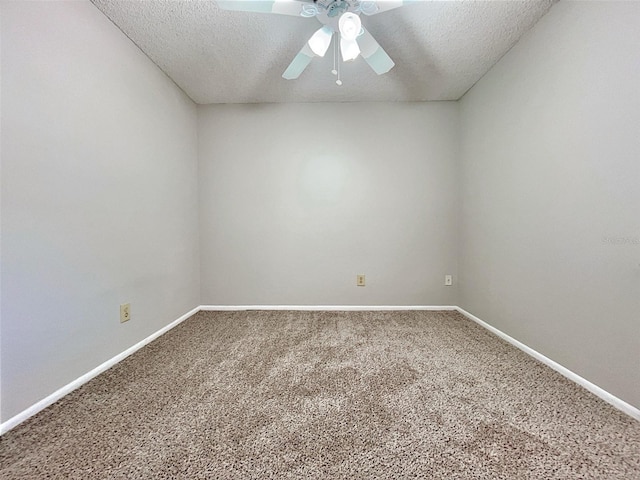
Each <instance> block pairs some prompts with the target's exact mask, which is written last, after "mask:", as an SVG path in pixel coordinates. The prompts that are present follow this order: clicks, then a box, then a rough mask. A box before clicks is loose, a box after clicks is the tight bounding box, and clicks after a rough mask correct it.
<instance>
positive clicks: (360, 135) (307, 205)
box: [198, 102, 458, 305]
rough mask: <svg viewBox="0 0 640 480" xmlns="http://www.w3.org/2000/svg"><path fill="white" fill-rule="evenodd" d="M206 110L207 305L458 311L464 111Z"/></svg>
mask: <svg viewBox="0 0 640 480" xmlns="http://www.w3.org/2000/svg"><path fill="white" fill-rule="evenodd" d="M198 113H199V124H198V125H199V130H198V141H199V159H200V205H201V217H200V236H201V248H202V250H201V264H202V302H203V303H204V304H216V305H228V304H231V305H247V304H249V305H256V304H258V305H259V304H266V305H425V304H430V305H449V304H452V302H455V299H456V287H455V286H453V287H445V286H444V275H445V274H453V275H454V276H455V275H456V273H457V265H456V238H455V226H456V212H457V208H456V202H457V183H456V174H457V172H456V155H457V131H458V109H457V104H456V103H453V102H442V103H432V104H426V103H423V104H411V103H396V104H388V103H380V104H375V103H372V104H348V103H336V104H285V105H244V106H240V105H227V106H223V105H214V106H206V107H198ZM360 273H363V274H365V275H366V279H367V286H366V287H357V286H356V274H360Z"/></svg>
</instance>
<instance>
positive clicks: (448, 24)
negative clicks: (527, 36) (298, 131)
mask: <svg viewBox="0 0 640 480" xmlns="http://www.w3.org/2000/svg"><path fill="white" fill-rule="evenodd" d="M91 1H92V2H93V3H94V4H95V5H96V6H97V7H98V8H99V9H100V10H102V12H104V13H105V14H106V15H107V17H109V18H110V19H111V21H113V23H115V24H116V25H117V26H118V27H119V28H120V29H121V30H122V31H123V32H124V33H125V34H126V35H127V36H128V37H129V38H131V40H133V41H134V42H135V43H136V44H137V45H138V46H139V47H140V48H141V49H142V51H144V52H145V53H146V54H147V56H149V58H151V60H153V61H154V62H155V63H156V64H157V65H158V66H159V67H160V68H161V69H162V70H164V72H166V74H167V75H169V77H171V78H172V79H173V81H174V82H175V83H176V84H177V85H179V86H180V88H182V89H183V90H184V91H185V92H186V93H187V94H188V95H189V96H190V97H191V98H192V99H193V100H194V101H195V102H196V103H199V104H208V103H256V102H261V103H262V102H264V103H267V102H278V103H280V102H329V101H338V102H340V101H426V100H457V99H459V98H460V97H461V96H462V95H464V93H465V92H466V91H467V90H468V89H469V88H471V87H472V86H473V84H474V83H475V82H477V81H478V80H479V79H480V78H481V77H482V76H483V75H484V74H485V73H486V72H487V70H489V69H490V68H491V67H492V66H493V65H494V64H495V63H496V62H497V61H498V60H499V59H500V57H502V56H503V55H504V54H505V53H506V52H507V51H508V50H509V49H510V48H511V47H512V46H513V45H514V44H515V43H516V42H517V41H518V39H519V38H520V37H521V36H522V35H523V34H524V33H525V32H526V31H527V30H529V28H531V27H532V26H533V25H534V24H535V23H536V22H537V21H538V20H539V19H540V17H542V16H543V15H544V14H545V13H546V12H547V11H548V10H549V8H550V7H551V6H552V5H553V3H554V2H555V0H526V1H517V0H507V1H418V2H415V3H411V4H406V5H405V6H403V7H401V8H398V9H395V10H390V11H387V12H383V13H380V14H378V15H374V16H371V17H368V16H365V15H362V19H363V20H362V23H363V25H364V26H365V27H366V28H367V29H368V30H369V31H370V32H371V34H372V35H373V36H374V37H375V38H376V40H377V41H378V42H379V43H380V45H381V46H382V47H383V48H384V49H385V50H386V51H387V53H388V54H389V55H390V56H391V58H392V59H393V60H394V61H395V63H396V66H395V67H394V68H393V69H392V70H391V71H390V72H389V73H387V74H385V75H380V76H378V75H376V74H375V73H374V72H373V71H372V70H371V69H370V68H369V66H368V65H367V64H366V63H365V62H364V61H363V59H362V58H358V59H357V60H356V61H354V62H349V63H342V64H341V65H342V80H343V85H342V86H341V87H339V86H337V85H336V84H335V77H334V76H333V75H332V74H331V69H332V68H333V54H332V52H333V48H330V50H329V52H328V53H327V55H326V56H325V57H324V58H320V57H317V58H314V59H313V61H312V62H311V65H309V67H308V68H307V69H306V70H305V72H304V73H303V74H302V75H301V76H300V78H298V79H297V80H285V79H283V78H282V77H281V75H282V72H283V71H284V70H285V69H286V68H287V66H288V65H289V63H290V62H291V60H292V59H293V57H294V56H295V55H296V54H297V53H298V51H299V50H300V48H301V47H302V46H303V44H304V43H305V42H306V41H307V40H308V39H309V37H310V36H311V35H312V34H313V33H314V32H315V31H316V30H317V29H318V28H319V27H320V23H319V22H318V21H317V20H316V19H315V18H302V17H300V18H298V17H292V16H284V15H275V14H267V13H250V12H236V11H226V10H221V9H220V8H219V7H218V5H217V4H216V3H215V2H214V1H207V0H182V1H178V0H91Z"/></svg>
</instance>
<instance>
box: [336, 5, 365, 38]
mask: <svg viewBox="0 0 640 480" xmlns="http://www.w3.org/2000/svg"><path fill="white" fill-rule="evenodd" d="M338 27H339V28H340V35H341V36H342V38H344V39H345V40H347V41H355V39H356V38H357V37H358V35H360V32H361V31H362V22H361V21H360V17H359V16H358V15H356V14H355V13H352V12H346V13H343V14H342V16H341V17H340V20H338Z"/></svg>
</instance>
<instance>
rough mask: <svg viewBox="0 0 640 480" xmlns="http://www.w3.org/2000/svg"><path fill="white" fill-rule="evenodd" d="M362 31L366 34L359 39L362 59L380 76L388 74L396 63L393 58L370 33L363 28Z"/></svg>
mask: <svg viewBox="0 0 640 480" xmlns="http://www.w3.org/2000/svg"><path fill="white" fill-rule="evenodd" d="M362 29H363V30H364V32H363V34H362V35H360V36H359V37H358V44H359V45H360V50H361V55H362V58H364V59H365V61H366V62H367V63H368V64H369V66H370V67H371V68H372V69H373V71H374V72H376V73H377V74H378V75H382V74H383V73H387V72H388V71H389V70H391V69H392V68H393V66H394V65H395V63H393V60H391V57H390V56H389V55H387V52H385V51H384V49H383V48H382V47H381V46H380V44H379V43H378V42H376V39H375V38H373V36H372V35H371V34H370V33H369V31H368V30H367V29H366V28H364V27H362Z"/></svg>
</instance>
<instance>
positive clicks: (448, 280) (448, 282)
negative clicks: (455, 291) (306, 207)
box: [444, 275, 453, 287]
mask: <svg viewBox="0 0 640 480" xmlns="http://www.w3.org/2000/svg"><path fill="white" fill-rule="evenodd" d="M444 284H445V285H446V286H447V287H450V286H451V285H453V275H445V276H444Z"/></svg>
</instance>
